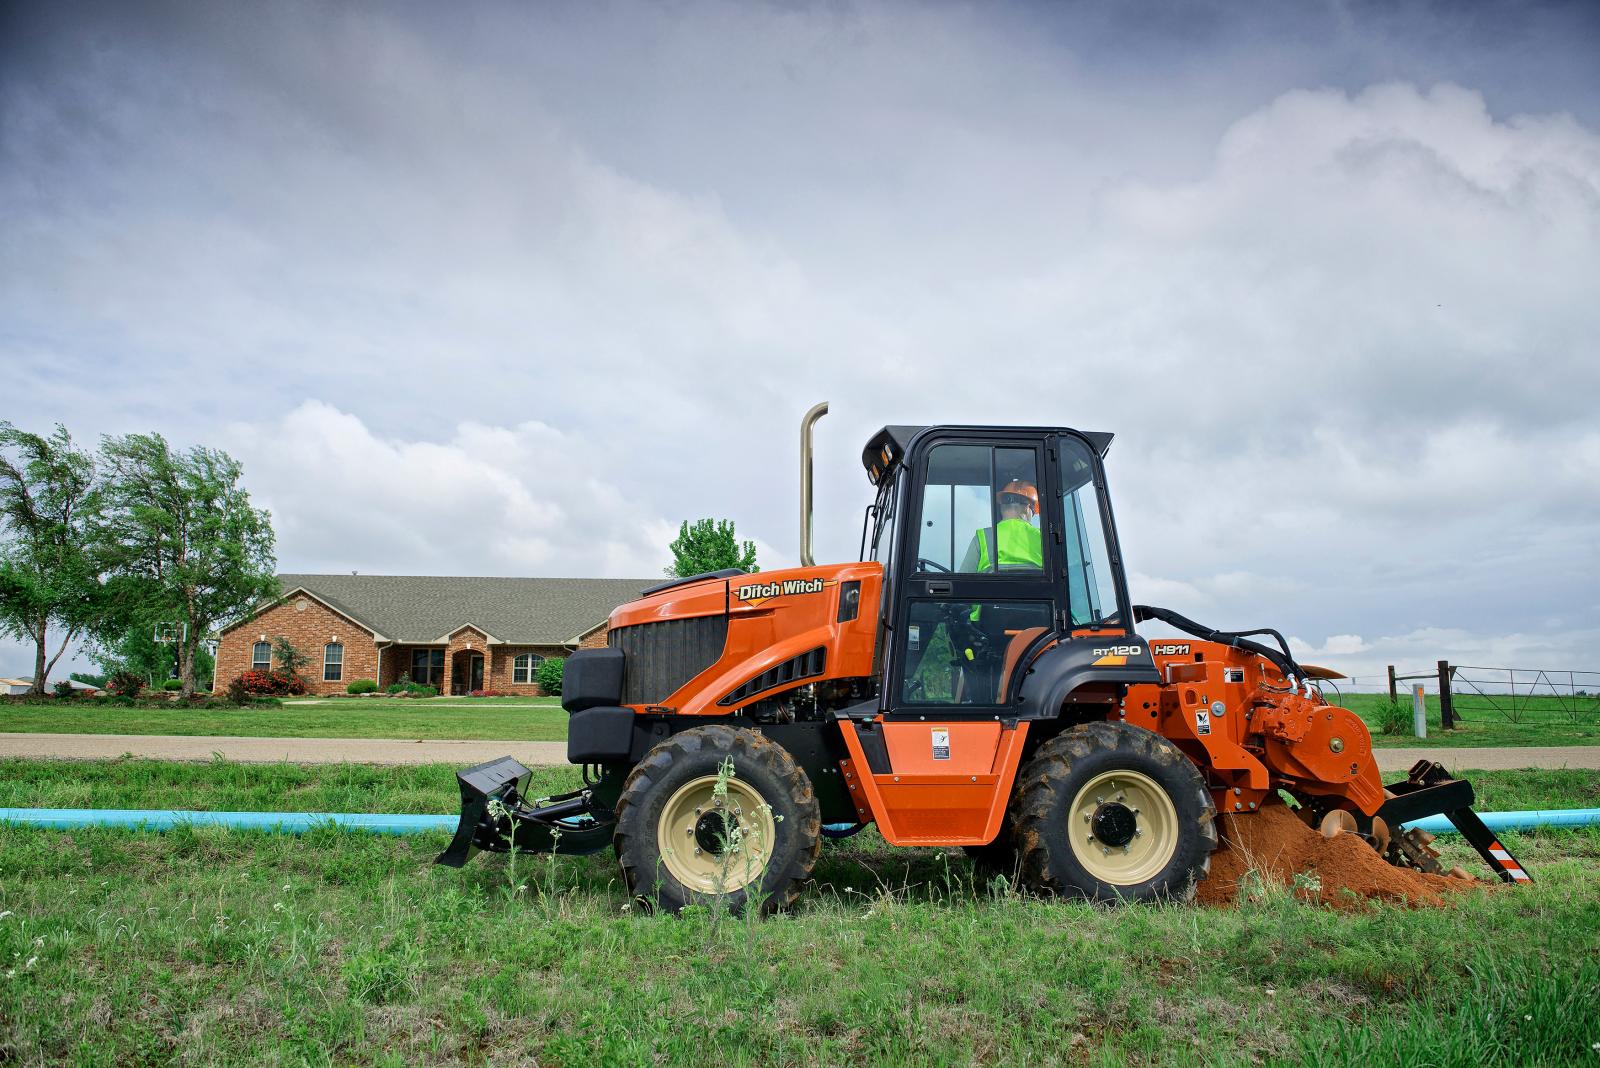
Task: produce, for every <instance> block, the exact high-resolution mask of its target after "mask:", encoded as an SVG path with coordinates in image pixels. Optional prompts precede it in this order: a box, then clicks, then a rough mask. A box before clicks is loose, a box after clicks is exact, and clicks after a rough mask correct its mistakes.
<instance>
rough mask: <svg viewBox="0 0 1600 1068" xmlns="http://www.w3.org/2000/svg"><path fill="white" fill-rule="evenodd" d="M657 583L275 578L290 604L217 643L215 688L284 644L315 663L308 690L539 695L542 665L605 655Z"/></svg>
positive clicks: (262, 612)
mask: <svg viewBox="0 0 1600 1068" xmlns="http://www.w3.org/2000/svg"><path fill="white" fill-rule="evenodd" d="M659 581H660V580H659V579H573V578H454V577H444V576H433V575H426V576H415V575H279V576H278V583H279V586H280V588H281V589H282V590H283V594H282V595H281V596H280V597H278V598H276V599H275V600H273V601H271V602H269V603H267V604H265V605H263V606H262V607H261V608H260V609H258V610H257V611H256V612H255V613H254V614H253V615H251V616H249V617H248V618H246V619H242V620H239V621H238V622H236V623H233V624H232V625H230V626H228V627H226V628H225V629H223V630H222V631H221V633H220V634H219V635H218V636H217V637H218V645H217V671H216V680H217V681H216V685H217V686H219V687H221V686H226V685H227V684H228V682H229V681H231V680H233V679H235V678H237V677H238V676H239V675H241V674H242V673H244V672H246V671H249V670H250V669H251V668H252V667H256V668H265V667H268V666H272V665H273V663H274V662H273V659H272V643H273V641H274V640H275V639H276V638H278V637H279V636H280V635H282V636H285V637H287V638H288V639H289V640H290V641H291V642H293V643H294V646H295V648H296V649H298V650H300V652H302V653H304V654H306V655H307V656H309V657H311V662H310V663H309V664H307V665H306V667H305V668H304V669H303V671H302V674H303V675H304V676H305V678H306V681H307V683H308V684H309V685H310V687H311V692H312V693H315V694H335V693H344V692H345V687H347V686H348V685H349V684H350V683H351V682H353V681H355V680H356V679H373V680H374V681H376V682H377V683H378V685H379V687H385V686H388V685H390V684H391V683H393V682H396V681H398V680H399V679H400V677H401V676H402V675H405V676H407V677H409V678H410V679H411V681H413V682H422V683H427V684H429V685H432V686H437V687H438V688H439V692H440V693H445V694H450V693H455V694H463V693H468V692H470V691H472V690H502V691H505V692H507V693H518V694H527V695H529V696H537V695H538V694H539V693H540V690H539V687H538V684H537V683H535V682H534V672H535V670H536V669H537V668H538V665H539V664H540V663H541V662H542V661H543V660H544V659H545V658H546V657H550V656H566V655H567V654H568V653H570V652H572V651H573V650H574V649H580V648H591V647H595V646H603V645H605V643H606V631H607V619H608V618H609V616H610V615H611V610H612V609H613V608H615V607H616V606H617V605H619V604H622V603H624V602H626V601H630V600H632V599H633V598H635V597H637V596H638V595H639V591H640V590H642V589H644V588H645V587H646V586H650V585H653V584H655V583H657V582H659Z"/></svg>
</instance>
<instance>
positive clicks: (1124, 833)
mask: <svg viewBox="0 0 1600 1068" xmlns="http://www.w3.org/2000/svg"><path fill="white" fill-rule="evenodd" d="M1089 826H1090V827H1092V828H1094V837H1095V841H1097V842H1100V843H1101V844H1103V845H1107V846H1110V847H1111V848H1113V849H1119V848H1121V847H1122V846H1125V845H1127V844H1128V843H1129V842H1131V841H1133V836H1134V833H1135V832H1136V831H1138V829H1139V817H1138V816H1135V815H1134V814H1133V810H1132V809H1130V808H1129V807H1128V806H1127V805H1124V804H1122V803H1120V802H1117V801H1110V802H1107V803H1106V804H1103V805H1101V806H1100V807H1098V808H1096V809H1095V810H1094V817H1093V818H1092V819H1091V820H1090V821H1089Z"/></svg>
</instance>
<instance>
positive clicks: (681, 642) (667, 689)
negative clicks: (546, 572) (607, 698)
mask: <svg viewBox="0 0 1600 1068" xmlns="http://www.w3.org/2000/svg"><path fill="white" fill-rule="evenodd" d="M727 640H728V617H727V616H698V617H696V618H694V619H664V620H661V621H660V622H659V623H640V624H638V625H636V626H632V627H617V628H613V629H612V631H611V633H610V634H609V635H607V637H606V642H607V644H609V645H610V646H611V647H612V648H614V649H621V650H622V651H623V653H624V654H625V657H626V659H625V660H624V663H623V667H622V703H623V704H625V705H654V704H660V703H661V702H662V701H665V700H666V699H667V698H668V697H670V696H671V695H672V694H673V693H674V692H675V691H676V690H678V688H679V687H681V686H682V685H683V684H684V683H686V682H688V681H689V680H690V679H692V678H694V677H695V676H696V675H698V674H700V672H702V671H704V670H705V669H706V668H708V667H710V666H711V665H712V664H715V663H716V662H717V661H718V660H720V659H722V647H723V645H724V644H726V642H727Z"/></svg>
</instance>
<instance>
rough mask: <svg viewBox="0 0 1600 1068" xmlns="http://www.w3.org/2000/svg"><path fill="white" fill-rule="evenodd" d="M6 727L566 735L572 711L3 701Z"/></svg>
mask: <svg viewBox="0 0 1600 1068" xmlns="http://www.w3.org/2000/svg"><path fill="white" fill-rule="evenodd" d="M4 731H16V732H28V733H38V732H47V733H60V734H195V735H219V734H222V735H245V736H250V737H257V738H495V739H508V740H510V739H516V740H528V741H561V740H562V739H564V738H566V736H567V714H566V712H564V711H562V709H561V705H560V702H559V701H558V700H556V699H555V698H538V699H530V698H495V697H488V698H473V697H460V698H435V699H433V700H411V699H407V700H396V699H392V698H371V699H367V700H361V699H356V698H350V699H335V700H325V701H310V702H306V703H296V704H284V705H282V706H281V707H270V706H268V707H263V706H257V707H251V708H231V707H230V708H198V707H195V708H183V707H179V706H173V707H170V708H165V707H163V708H146V707H143V706H135V707H132V708H128V707H123V706H119V705H112V704H106V705H97V704H92V703H90V702H87V701H83V702H79V701H71V702H67V701H46V702H43V703H39V704H24V703H21V702H5V703H0V732H4Z"/></svg>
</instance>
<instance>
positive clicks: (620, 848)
mask: <svg viewBox="0 0 1600 1068" xmlns="http://www.w3.org/2000/svg"><path fill="white" fill-rule="evenodd" d="M730 756H731V757H732V758H733V764H734V768H735V770H736V772H737V773H738V775H739V777H740V778H741V779H743V780H745V781H746V782H749V781H750V775H749V774H748V773H747V771H748V769H752V768H759V769H761V770H762V771H763V772H764V773H765V774H766V775H767V776H769V777H770V778H771V779H772V780H773V781H775V782H777V783H778V784H779V788H780V789H782V790H783V791H784V792H786V793H787V794H788V798H789V801H790V802H791V804H792V806H793V809H794V812H793V814H788V815H786V816H785V820H784V823H783V824H780V825H779V829H778V837H779V843H780V849H781V843H782V842H783V841H784V840H785V838H786V837H787V838H790V839H791V840H793V841H796V842H798V844H799V846H800V848H799V850H798V851H796V852H795V855H794V856H792V857H790V858H788V859H787V860H784V861H781V863H782V864H783V865H784V866H783V868H782V869H781V870H777V871H773V870H769V871H768V872H767V873H766V874H765V875H764V876H763V877H762V879H761V886H762V888H763V892H764V893H765V895H766V896H765V897H764V898H763V900H762V912H763V913H769V912H775V911H777V910H779V909H784V908H788V907H789V906H790V905H792V904H794V901H795V899H796V898H798V897H799V896H800V891H801V890H802V889H804V887H805V884H806V883H807V882H808V881H810V879H811V871H812V869H813V868H815V867H816V863H817V858H818V857H819V856H820V855H821V853H822V810H821V808H820V807H819V806H818V805H817V795H816V791H815V790H814V789H813V788H812V785H811V779H810V777H808V776H807V775H806V773H805V771H803V770H802V769H801V767H800V765H798V764H796V763H795V760H794V758H793V757H792V756H790V755H789V751H788V750H787V749H785V748H784V747H783V746H781V745H779V744H778V743H777V742H774V741H772V740H771V739H770V738H768V737H766V736H765V735H763V734H759V733H757V732H756V731H751V730H745V729H742V728H739V727H729V726H727V725H725V724H721V723H711V724H707V725H706V726H704V727H691V728H689V729H688V730H686V731H680V732H678V733H677V734H674V735H672V736H671V737H669V738H666V739H664V740H663V741H661V742H659V743H657V744H656V746H655V747H654V748H653V749H651V750H650V751H649V752H648V753H646V754H645V755H644V759H642V760H640V761H639V763H638V764H636V765H634V768H633V770H632V771H630V772H629V773H628V777H627V779H626V780H624V781H623V784H622V796H621V797H620V798H619V799H618V801H617V830H616V834H615V835H614V837H613V840H612V844H613V846H614V847H615V849H616V853H617V859H618V860H619V861H620V862H621V865H622V875H623V878H624V879H625V880H626V882H627V885H628V889H629V892H630V893H632V894H634V895H635V896H636V897H640V898H645V899H648V898H649V897H651V896H652V895H654V896H655V897H657V898H658V899H659V901H660V903H661V905H662V906H663V907H664V908H668V909H670V910H672V911H677V910H678V909H680V908H682V907H683V906H684V905H687V904H689V903H690V901H693V900H701V899H703V898H704V897H706V896H707V895H704V894H701V893H698V892H690V893H688V894H687V895H683V894H677V893H674V892H672V891H671V887H672V886H674V885H676V880H673V879H672V877H671V876H670V875H668V874H667V873H666V872H665V870H664V869H662V868H661V866H660V863H659V858H660V843H658V842H656V841H655V834H656V828H655V821H654V820H651V819H648V818H645V817H644V816H643V815H642V810H643V809H644V808H645V807H646V803H647V801H648V800H649V799H650V798H651V797H652V795H653V794H655V793H656V792H657V791H658V790H659V788H660V784H661V783H662V781H663V780H664V779H665V778H666V776H667V774H668V773H669V772H670V771H671V770H673V769H674V768H677V767H681V766H683V764H684V763H685V762H692V763H694V764H697V765H700V764H704V765H706V767H703V768H697V770H696V772H695V774H696V775H702V774H713V773H714V772H715V770H716V765H717V764H720V763H721V762H722V760H723V759H724V758H725V757H730ZM776 801H777V799H776V798H768V799H767V803H768V804H771V805H773V807H774V809H776V808H777V807H778V805H777V804H776ZM791 820H792V821H794V822H793V824H792V825H791V824H790V821H791ZM775 852H777V851H775ZM775 861H776V858H775ZM725 897H726V898H727V899H728V904H729V906H730V908H732V909H733V911H735V912H740V911H743V908H744V904H745V899H746V891H745V889H744V888H741V889H739V890H736V891H734V892H732V893H730V894H727V895H725ZM680 898H681V899H680Z"/></svg>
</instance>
